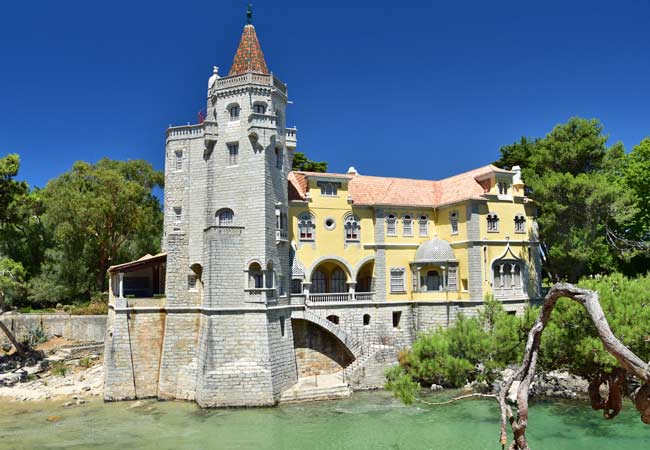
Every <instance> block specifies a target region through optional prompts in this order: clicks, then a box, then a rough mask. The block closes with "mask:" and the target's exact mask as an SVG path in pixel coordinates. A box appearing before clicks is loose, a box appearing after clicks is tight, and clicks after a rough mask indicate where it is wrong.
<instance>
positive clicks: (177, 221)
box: [172, 206, 183, 230]
mask: <svg viewBox="0 0 650 450" xmlns="http://www.w3.org/2000/svg"><path fill="white" fill-rule="evenodd" d="M172 214H173V218H174V220H173V223H174V229H175V230H180V229H181V222H182V221H183V207H182V206H174V207H172Z"/></svg>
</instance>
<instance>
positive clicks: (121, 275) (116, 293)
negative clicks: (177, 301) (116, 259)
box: [108, 253, 167, 300]
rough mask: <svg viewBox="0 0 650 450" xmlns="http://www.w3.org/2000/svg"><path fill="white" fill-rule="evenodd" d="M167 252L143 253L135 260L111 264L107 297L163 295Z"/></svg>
mask: <svg viewBox="0 0 650 450" xmlns="http://www.w3.org/2000/svg"><path fill="white" fill-rule="evenodd" d="M166 265H167V254H166V253H158V254H157V255H153V256H152V255H145V256H143V257H142V258H140V259H138V260H136V261H130V262H127V263H124V264H119V265H116V266H111V267H110V268H109V269H108V273H109V277H110V287H111V288H110V293H109V298H110V299H111V300H112V299H116V298H163V297H165V276H166Z"/></svg>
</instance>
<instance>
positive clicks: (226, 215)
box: [217, 208, 235, 227]
mask: <svg viewBox="0 0 650 450" xmlns="http://www.w3.org/2000/svg"><path fill="white" fill-rule="evenodd" d="M234 223H235V213H233V212H232V209H228V208H224V209H220V210H219V211H217V225H219V226H220V227H227V226H232V225H233V224H234Z"/></svg>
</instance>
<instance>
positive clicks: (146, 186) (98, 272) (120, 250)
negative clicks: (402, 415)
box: [30, 159, 164, 305]
mask: <svg viewBox="0 0 650 450" xmlns="http://www.w3.org/2000/svg"><path fill="white" fill-rule="evenodd" d="M163 179H164V178H163V174H162V173H161V172H159V171H156V170H154V169H153V168H152V167H151V165H150V164H149V163H147V162H145V161H140V160H132V161H126V162H124V161H112V160H109V159H102V160H100V161H99V162H97V163H96V164H89V163H86V162H83V161H77V162H76V163H75V164H74V166H73V167H72V170H70V171H69V172H66V173H64V174H63V175H61V176H60V177H58V178H56V179H53V180H51V181H50V182H49V183H48V184H47V186H46V187H45V188H44V189H43V191H42V193H41V198H42V202H43V206H44V210H45V213H44V216H43V220H44V222H45V224H46V226H47V227H48V228H49V230H50V231H51V234H52V240H53V246H52V248H51V249H49V250H48V251H47V252H46V254H45V262H44V263H43V265H42V268H41V273H40V274H39V275H38V276H37V277H35V278H34V279H32V280H31V283H30V298H31V300H32V301H34V302H37V303H39V304H43V305H47V304H52V303H57V302H70V301H71V300H74V299H89V298H90V296H91V295H92V293H93V292H95V291H98V290H100V291H105V290H106V288H107V280H106V270H107V269H108V267H109V266H110V265H113V264H118V263H120V262H124V261H128V260H131V259H136V258H139V257H141V256H142V255H143V254H146V253H152V254H153V253H157V252H158V251H159V250H160V248H159V245H160V235H161V233H162V220H163V219H162V212H161V207H160V203H159V201H158V199H157V198H156V197H155V196H154V194H153V191H154V189H155V188H157V187H162V185H163ZM48 302H49V303H48Z"/></svg>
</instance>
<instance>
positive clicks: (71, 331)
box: [0, 314, 107, 345]
mask: <svg viewBox="0 0 650 450" xmlns="http://www.w3.org/2000/svg"><path fill="white" fill-rule="evenodd" d="M106 320H107V316H73V315H70V314H5V315H3V316H2V322H3V323H4V324H5V325H6V326H7V328H9V330H10V331H11V332H12V333H13V335H14V336H16V338H17V339H18V340H19V341H20V340H22V339H23V338H24V337H26V336H27V335H28V334H29V330H31V329H35V328H40V329H42V330H43V331H44V332H45V334H46V335H47V336H48V337H54V336H62V337H64V338H66V339H70V340H72V341H80V342H103V341H104V337H105V336H106ZM8 343H9V339H8V338H7V336H5V335H4V333H0V345H4V344H8Z"/></svg>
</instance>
